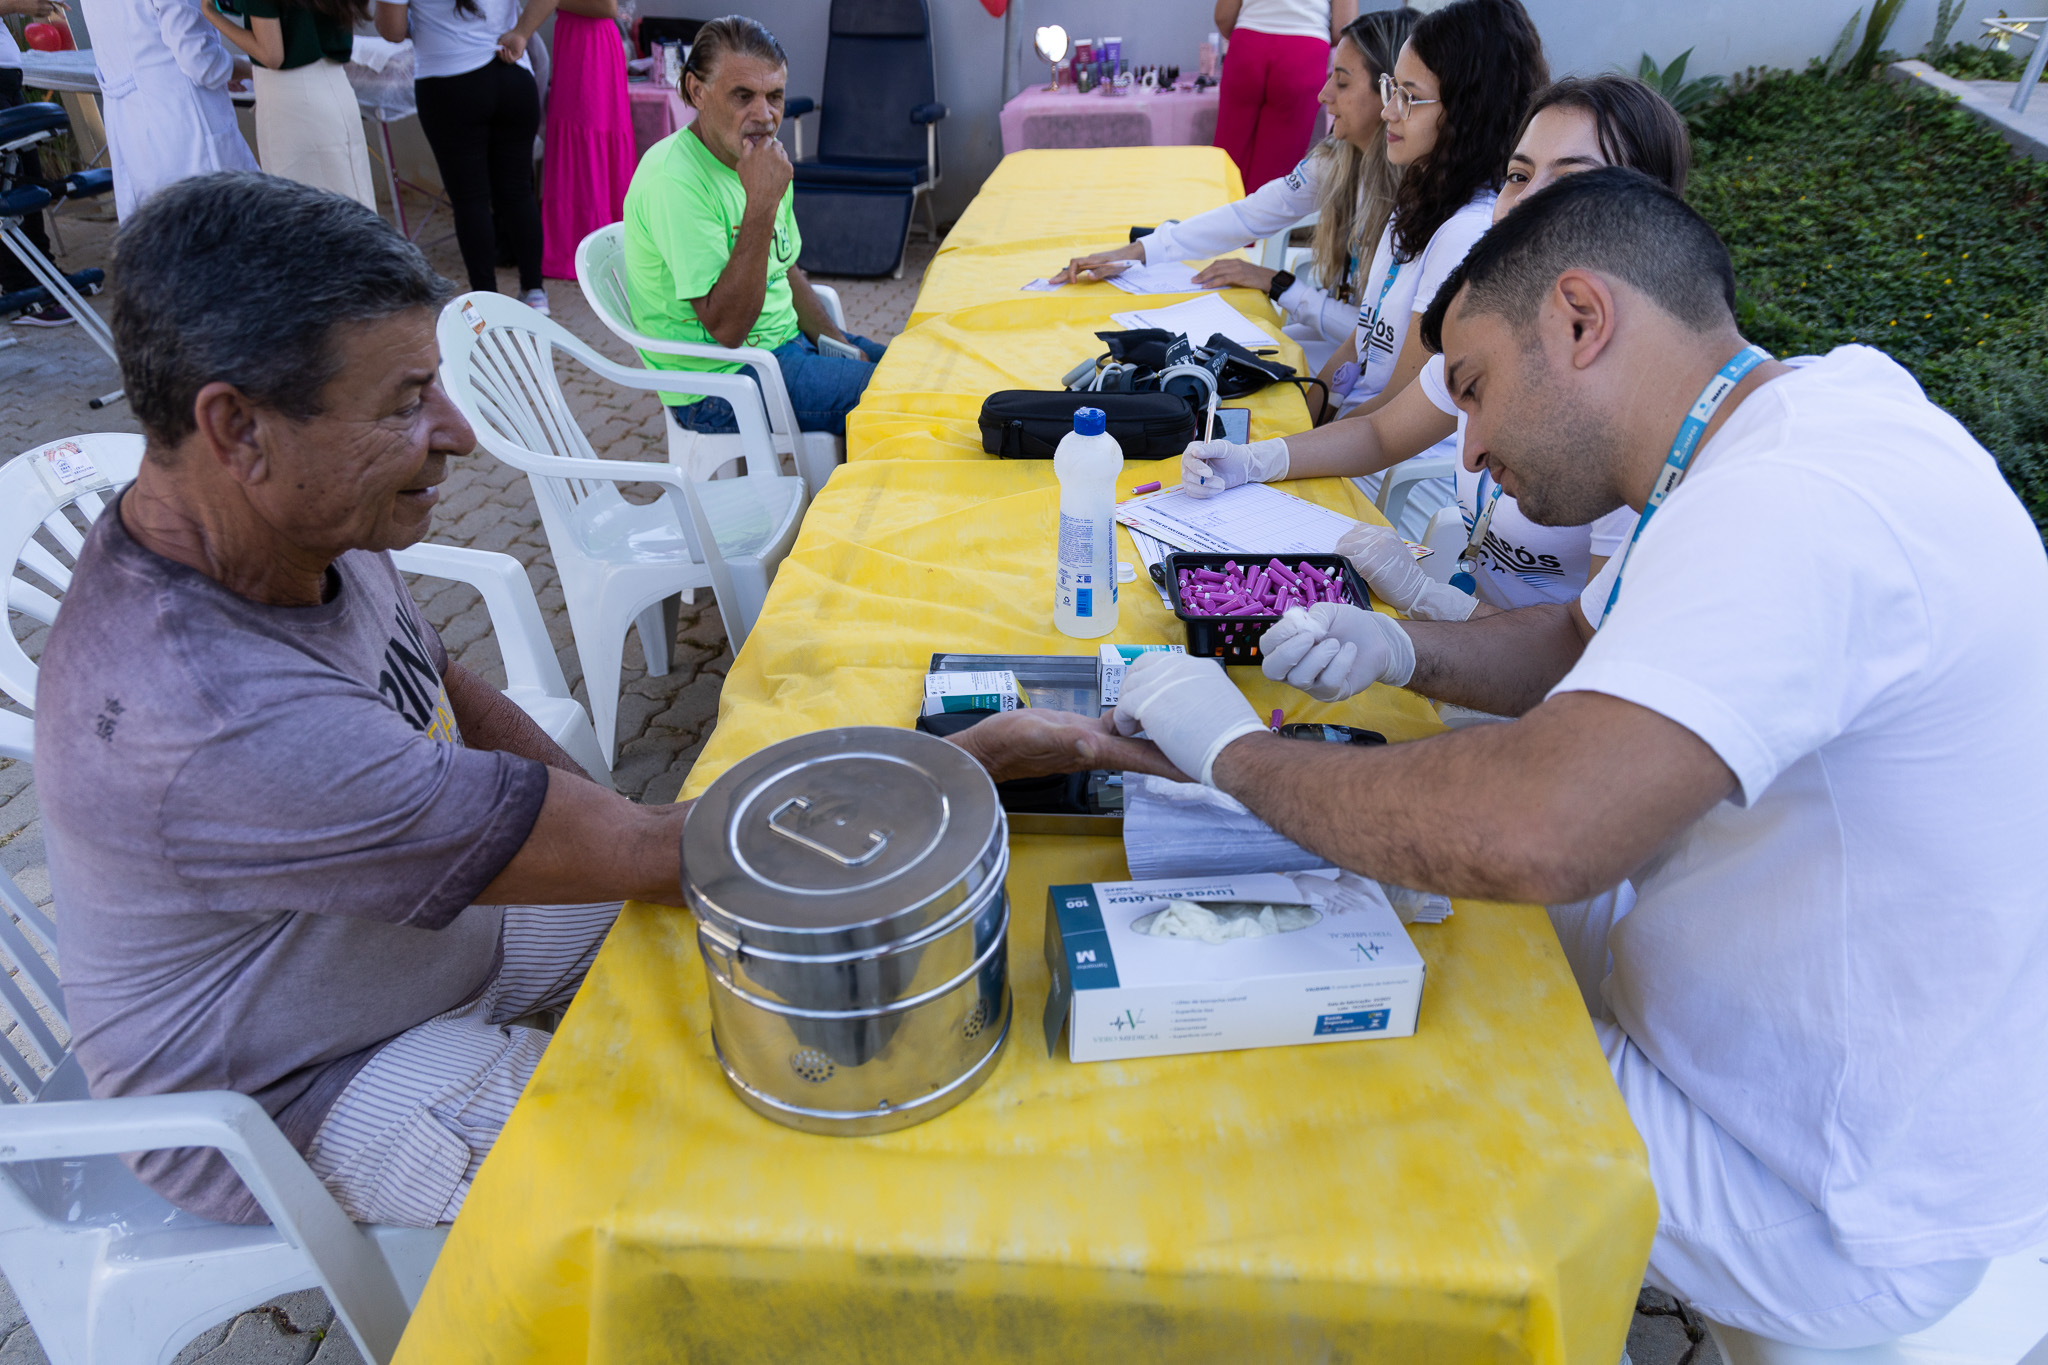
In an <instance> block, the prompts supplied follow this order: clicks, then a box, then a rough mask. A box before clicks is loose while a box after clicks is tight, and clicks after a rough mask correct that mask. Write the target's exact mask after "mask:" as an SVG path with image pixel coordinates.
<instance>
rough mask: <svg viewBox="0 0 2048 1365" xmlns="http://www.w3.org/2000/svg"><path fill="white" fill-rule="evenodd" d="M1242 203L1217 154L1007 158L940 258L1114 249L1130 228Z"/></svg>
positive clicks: (1187, 151)
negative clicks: (1042, 248) (1000, 249)
mask: <svg viewBox="0 0 2048 1365" xmlns="http://www.w3.org/2000/svg"><path fill="white" fill-rule="evenodd" d="M1243 197H1244V181H1243V180H1242V179H1241V178H1240V177H1239V176H1238V173H1237V167H1236V166H1234V165H1232V164H1231V161H1230V158H1229V156H1227V155H1226V154H1225V153H1223V152H1222V151H1220V150H1219V149H1217V148H1215V147H1096V148H1089V149H1086V150H1076V151H1030V152H1012V153H1011V154H1010V155H1008V156H1006V157H1004V158H1003V159H1002V161H1001V162H999V163H997V165H996V168H995V171H994V172H993V173H992V174H991V175H990V176H989V178H988V179H987V180H985V181H983V182H982V186H981V192H980V193H979V194H977V195H975V196H974V202H973V203H971V204H969V205H968V206H967V211H966V212H965V213H963V214H961V215H960V221H959V222H957V223H955V224H954V225H953V228H952V230H951V231H950V232H948V233H947V234H946V240H945V242H944V244H943V245H942V246H941V247H940V248H939V254H940V255H945V254H947V253H949V252H954V251H963V250H967V249H969V248H978V247H987V246H991V245H1008V246H1016V245H1022V244H1026V243H1031V242H1041V243H1045V244H1048V245H1052V246H1053V247H1054V250H1055V251H1057V250H1059V249H1061V247H1060V246H1059V245H1058V244H1066V245H1070V246H1073V247H1074V248H1075V249H1077V250H1079V249H1085V248H1089V247H1103V246H1114V245H1116V243H1118V242H1124V241H1129V240H1130V232H1131V229H1132V228H1133V227H1150V226H1153V225H1154V224H1156V223H1158V222H1159V220H1160V219H1161V218H1187V217H1191V216H1193V215H1194V214H1197V213H1200V212H1202V211H1203V210H1204V209H1213V208H1215V207H1216V206H1217V205H1219V204H1227V203H1229V202H1230V201H1231V200H1233V199H1241V198H1243ZM1069 254H1072V253H1071V252H1070V253H1069ZM1033 273H1037V272H1033ZM1030 278H1031V276H1029V275H1026V276H1025V277H1024V279H1030ZM1018 283H1019V284H1022V283H1023V280H1019V281H1018Z"/></svg>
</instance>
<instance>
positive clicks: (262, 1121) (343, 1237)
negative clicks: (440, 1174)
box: [0, 1090, 411, 1360]
mask: <svg viewBox="0 0 2048 1365" xmlns="http://www.w3.org/2000/svg"><path fill="white" fill-rule="evenodd" d="M170 1147H212V1148H215V1149H217V1150H218V1151H219V1152H220V1154H221V1155H222V1156H224V1157H226V1158H227V1159H228V1163H229V1164H230V1165H232V1166H233V1167H234V1168H235V1174H236V1175H238V1176H240V1177H241V1178H242V1183H243V1184H245V1185H247V1186H248V1187H249V1192H250V1193H251V1194H253V1195H254V1196H255V1197H256V1202H257V1204H258V1205H259V1206H260V1207H261V1208H262V1210H263V1212H264V1213H265V1214H266V1215H268V1216H269V1218H270V1221H271V1222H272V1223H273V1224H274V1225H276V1227H277V1230H278V1231H279V1232H280V1233H281V1234H283V1236H284V1238H285V1240H286V1241H287V1242H289V1243H290V1244H291V1245H292V1246H293V1247H296V1248H298V1249H300V1250H302V1251H304V1252H305V1253H306V1257H307V1259H309V1260H310V1261H312V1263H313V1265H314V1268H315V1269H316V1270H318V1271H319V1272H320V1276H321V1278H322V1280H323V1281H324V1282H325V1284H326V1285H327V1287H328V1289H329V1290H330V1292H331V1294H332V1297H333V1299H334V1303H335V1308H336V1310H337V1311H338V1312H340V1313H341V1314H342V1315H343V1316H344V1317H345V1318H346V1319H347V1320H348V1325H349V1327H350V1328H351V1329H352V1330H353V1331H354V1332H355V1334H356V1336H357V1338H358V1339H359V1340H360V1341H361V1342H362V1343H363V1345H364V1346H366V1347H368V1348H369V1350H370V1352H371V1353H372V1355H373V1356H374V1357H375V1358H376V1359H378V1360H388V1359H389V1358H390V1357H391V1354H392V1352H394V1351H396V1350H397V1349H398V1338H399V1336H400V1334H401V1333H403V1332H404V1330H405V1324H406V1320H407V1319H408V1318H409V1317H411V1312H410V1310H408V1309H407V1307H406V1304H405V1295H404V1294H403V1293H401V1292H400V1291H399V1288H398V1281H397V1279H396V1278H395V1277H394V1276H393V1275H392V1273H391V1267H390V1266H389V1265H387V1264H386V1263H385V1261H384V1258H383V1257H382V1256H381V1255H380V1254H378V1252H377V1249H376V1248H375V1247H374V1246H373V1245H372V1244H371V1243H370V1240H369V1238H367V1237H365V1236H364V1235H363V1232H362V1229H360V1228H358V1227H357V1226H356V1225H355V1224H354V1223H353V1222H351V1221H350V1220H349V1216H348V1215H347V1214H346V1213H343V1212H342V1210H341V1205H339V1204H337V1203H335V1202H334V1196H333V1195H331V1194H329V1193H328V1192H327V1187H326V1186H325V1185H322V1184H321V1183H320V1179H319V1177H318V1176H316V1175H314V1174H313V1172H312V1169H311V1168H310V1167H308V1166H307V1165H306V1163H305V1160H304V1159H303V1158H302V1157H300V1155H299V1154H298V1152H297V1151H296V1150H294V1149H293V1147H292V1145H291V1143H290V1142H289V1141H287V1140H286V1138H285V1135H284V1134H283V1133H281V1132H279V1131H278V1128H277V1125H276V1124H275V1123H273V1122H271V1119H270V1115H268V1114H266V1113H264V1112H263V1106H262V1105H260V1104H258V1103H256V1101H255V1100H253V1099H250V1098H249V1097H248V1096H247V1095H242V1094H237V1093H236V1092H234V1091H231V1090H205V1091H196V1092H192V1093H189V1094H180V1095H131V1096H125V1097H122V1098H118V1099H106V1100H59V1101H51V1102H47V1103H43V1104H16V1105H9V1106H7V1107H6V1108H5V1110H4V1111H0V1162H15V1161H53V1160H64V1159H66V1158H71V1157H88V1156H112V1155H115V1154H117V1153H120V1152H148V1151H159V1150H162V1149H164V1148H170Z"/></svg>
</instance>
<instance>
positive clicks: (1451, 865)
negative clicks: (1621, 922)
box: [1213, 692, 1735, 903]
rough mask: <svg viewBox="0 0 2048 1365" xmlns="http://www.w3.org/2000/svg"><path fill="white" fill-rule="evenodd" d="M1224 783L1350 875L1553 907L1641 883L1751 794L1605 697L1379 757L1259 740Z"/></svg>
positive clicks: (1695, 750) (1569, 702)
mask: <svg viewBox="0 0 2048 1365" xmlns="http://www.w3.org/2000/svg"><path fill="white" fill-rule="evenodd" d="M1213 775H1214V777H1215V780H1216V785H1217V786H1218V787H1219V788H1221V789H1222V790H1223V791H1226V792H1228V793H1229V794H1230V795H1232V796H1234V797H1236V798H1237V799H1238V800H1240V801H1242V802H1244V804H1245V805H1246V806H1247V807H1249V808H1250V809H1251V811H1252V812H1253V813H1254V814H1255V815H1257V816H1258V817H1259V818H1260V819H1261V820H1264V821H1265V822H1266V823H1267V824H1269V825H1271V826H1272V827H1273V828H1274V829H1276V830H1279V831H1280V832H1281V833H1283V834H1285V835H1286V836H1287V837H1288V838H1289V839H1292V840H1293V841H1294V842H1295V843H1297V844H1300V845H1301V846H1302V847H1304V848H1307V849H1309V850H1311V851H1313V852H1315V853H1319V854H1321V855H1322V856H1323V857H1325V858H1328V859H1329V860H1330V861H1331V862H1333V863H1335V864H1337V865H1338V866H1339V867H1344V868H1348V869H1350V870H1351V871H1354V872H1361V873H1363V874H1365V875H1366V876H1368V877H1377V878H1380V879H1382V880H1386V881H1392V882H1396V883H1399V884H1400V885H1403V886H1414V887H1419V888H1421V889H1423V890H1427V891H1440V892H1443V893H1445V894H1447V895H1453V896H1483V897H1488V898H1492V899H1498V900H1522V901H1543V902H1551V903H1554V902H1558V901H1569V900H1578V899H1581V898H1583V897H1585V896H1590V895H1592V894H1594V893H1595V892H1598V891H1601V890H1604V889H1605V888H1607V887H1610V886H1613V885H1614V884H1615V883H1616V882H1619V881H1620V880H1622V879H1623V878H1624V877H1627V876H1630V875H1631V874H1632V873H1634V872H1635V870H1636V869H1637V868H1639V867H1641V866H1642V864H1643V862H1644V861H1645V860H1646V859H1648V858H1649V857H1650V856H1652V855H1653V854H1654V853H1655V852H1656V851H1657V850H1658V849H1659V848H1661V847H1662V846H1663V845H1664V844H1665V843H1666V842H1667V841H1668V840H1669V839H1670V838H1671V836H1672V835H1673V834H1675V833H1677V832H1678V831H1679V830H1681V829H1684V828H1685V827H1686V826H1687V825H1690V824H1691V823H1692V822H1693V821H1694V820H1697V819H1698V818H1699V817H1700V815H1701V814H1703V813H1704V812H1705V811H1706V810H1708V809H1709V808H1710V807H1712V806H1713V805H1714V803H1715V802H1717V801H1719V800H1721V799H1722V798H1723V797H1724V796H1726V795H1727V794H1728V792H1729V791H1731V790H1732V789H1733V788H1734V785H1735V779H1734V774H1733V773H1731V772H1730V771H1729V770H1728V768H1727V766H1726V765H1725V764H1723V763H1722V762H1721V760H1720V759H1719V758H1718V757H1717V756H1716V755H1715V753H1714V751H1713V750H1712V749H1711V748H1709V747H1708V746H1707V745H1706V744H1705V743H1704V742H1702V741H1701V740H1700V739H1699V738H1698V737H1697V736H1695V735H1693V734H1692V732H1691V731H1688V730H1686V729H1684V728H1682V727H1681V726H1679V725H1677V724H1675V723H1674V722H1672V721H1670V720H1667V719H1666V718H1664V717H1663V716H1660V715H1658V714H1656V713H1655V712H1652V711H1648V710H1645V709H1644V708H1642V707H1639V706H1636V705H1634V704H1632V703H1630V702H1625V701H1621V700H1620V699H1618V698H1615V697H1608V696H1603V695H1602V694H1600V693H1597V692H1570V693H1565V694H1563V695H1561V696H1559V697H1556V698H1554V699H1552V700H1550V701H1547V702H1545V703H1544V704H1543V705H1542V706H1541V707H1540V708H1538V709H1537V710H1536V711H1535V712H1534V713H1532V714H1531V715H1529V716H1528V717H1526V718H1525V719H1522V720H1519V721H1517V722H1515V723H1514V724H1512V725H1481V726H1476V727H1474V728H1472V729H1468V730H1461V731H1457V732H1455V733H1452V734H1447V735H1438V736H1436V737H1434V738H1432V739H1424V740H1416V741H1414V742H1413V743H1408V744H1393V745H1388V746H1386V747H1384V748H1378V749H1354V748H1352V747H1350V746H1348V745H1339V744H1313V743H1308V742H1305V741H1300V740H1283V739H1280V738H1278V737H1277V736H1272V735H1265V734H1258V735H1246V736H1243V737H1241V738H1239V739H1237V740H1235V741H1233V742H1232V743H1231V744H1229V745H1228V746H1226V747H1225V748H1224V750H1223V752H1222V753H1221V754H1219V755H1218V756H1217V758H1216V762H1215V765H1214V769H1213Z"/></svg>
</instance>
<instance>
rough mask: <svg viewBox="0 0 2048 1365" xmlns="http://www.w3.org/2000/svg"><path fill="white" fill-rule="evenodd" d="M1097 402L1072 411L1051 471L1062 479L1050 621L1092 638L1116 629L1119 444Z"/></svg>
mask: <svg viewBox="0 0 2048 1365" xmlns="http://www.w3.org/2000/svg"><path fill="white" fill-rule="evenodd" d="M1105 420H1106V419H1105V418H1104V417H1103V415H1102V409H1101V408H1081V409H1079V410H1078V411H1076V412H1075V413H1074V429H1073V430H1072V431H1070V432H1068V433H1067V434H1066V435H1065V436H1063V437H1061V438H1060V448H1059V449H1058V450H1056V451H1054V452H1053V457H1052V472H1053V473H1054V474H1055V475H1056V476H1058V478H1059V481H1060V546H1059V556H1058V560H1057V563H1056V564H1055V565H1054V569H1053V599H1052V623H1053V624H1054V625H1055V626H1057V627H1059V629H1060V633H1061V634H1063V635H1071V636H1073V637H1074V638H1075V639H1077V640H1093V639H1097V638H1098V637H1100V636H1104V635H1107V634H1109V633H1110V632H1111V631H1113V630H1115V629H1116V608H1117V602H1116V596H1117V594H1116V476H1117V475H1118V474H1121V473H1122V472H1123V468H1124V452H1123V447H1121V446H1119V445H1118V444H1117V443H1116V438H1115V437H1114V436H1109V435H1106V434H1104V432H1103V426H1104V423H1105Z"/></svg>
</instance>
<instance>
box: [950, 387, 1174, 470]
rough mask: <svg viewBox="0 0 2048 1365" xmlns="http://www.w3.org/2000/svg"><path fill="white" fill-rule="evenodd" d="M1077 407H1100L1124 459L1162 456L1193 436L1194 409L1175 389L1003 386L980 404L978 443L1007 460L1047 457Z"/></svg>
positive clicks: (1068, 427)
mask: <svg viewBox="0 0 2048 1365" xmlns="http://www.w3.org/2000/svg"><path fill="white" fill-rule="evenodd" d="M1081 408H1100V409H1102V413H1103V416H1104V417H1105V418H1107V419H1108V422H1107V426H1106V428H1105V429H1106V430H1107V431H1108V432H1109V434H1110V435H1111V436H1113V437H1115V438H1116V443H1117V444H1118V445H1119V446H1121V447H1123V452H1124V458H1125V459H1127V460H1163V459H1166V458H1167V457H1169V456H1173V455H1178V454H1180V453H1181V451H1183V450H1185V449H1187V445H1188V442H1190V441H1192V440H1194V439H1195V410H1194V408H1193V407H1192V406H1190V405H1189V403H1188V401H1187V400H1186V399H1185V398H1182V397H1180V396H1179V395H1178V394H1172V393H1160V392H1159V391H1157V390H1154V391H1152V392H1150V393H1075V392H1071V391H1069V390H1066V389H1054V390H1051V391H1042V390H1038V389H1004V390H1003V391H1002V392H1000V393H992V394H990V395H989V396H988V398H987V400H986V401H985V402H983V403H982V405H981V421H980V425H981V448H982V449H983V450H985V451H987V452H988V453H989V454H991V455H1000V456H1001V457H1002V458H1004V459H1006V460H1049V459H1051V458H1052V456H1053V451H1054V450H1056V449H1057V448H1058V447H1059V443H1060V439H1061V438H1062V437H1064V436H1065V435H1066V434H1067V433H1068V432H1070V431H1072V430H1073V429H1074V413H1075V412H1076V411H1078V410H1079V409H1081Z"/></svg>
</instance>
